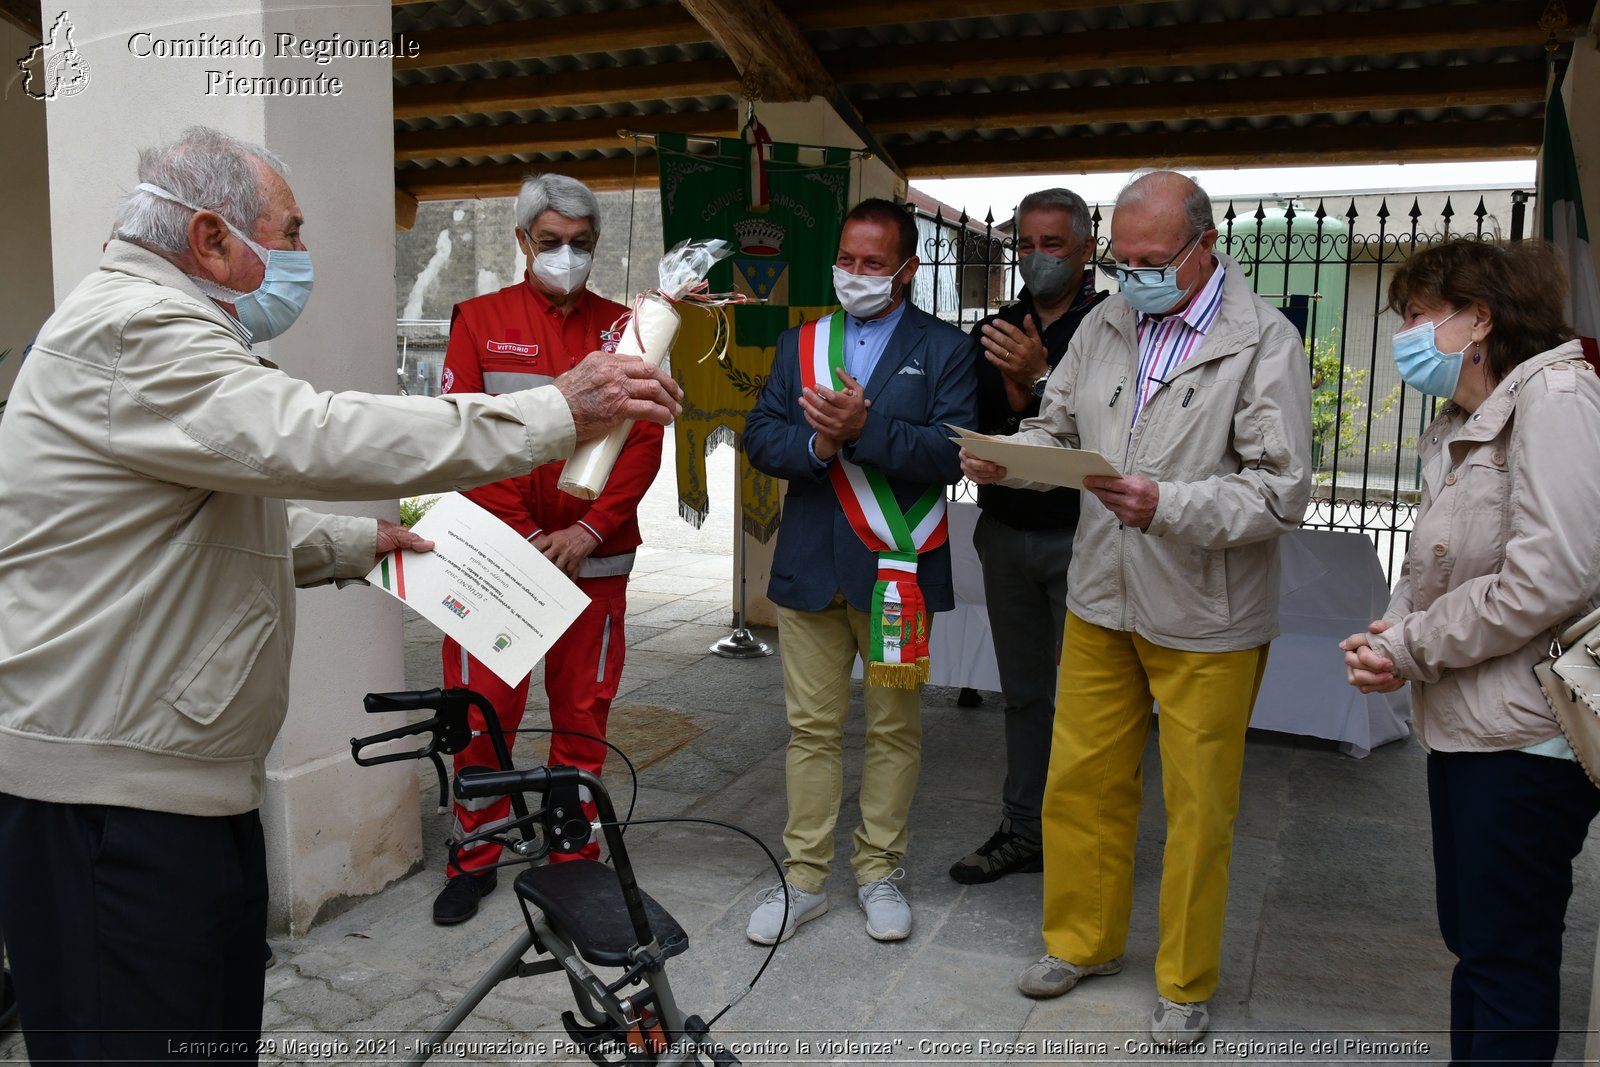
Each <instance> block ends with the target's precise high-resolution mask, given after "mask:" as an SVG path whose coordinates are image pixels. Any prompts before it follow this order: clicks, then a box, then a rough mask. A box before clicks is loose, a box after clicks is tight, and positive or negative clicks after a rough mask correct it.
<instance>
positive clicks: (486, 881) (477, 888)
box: [433, 871, 500, 926]
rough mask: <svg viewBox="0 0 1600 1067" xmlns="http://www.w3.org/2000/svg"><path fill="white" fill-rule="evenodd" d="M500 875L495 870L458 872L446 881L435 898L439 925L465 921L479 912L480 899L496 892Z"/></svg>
mask: <svg viewBox="0 0 1600 1067" xmlns="http://www.w3.org/2000/svg"><path fill="white" fill-rule="evenodd" d="M499 880H500V879H499V876H498V875H496V874H495V872H494V871H489V872H488V873H487V874H458V875H456V876H455V877H454V878H451V879H449V880H448V881H446V882H445V884H444V888H443V889H441V890H440V891H439V895H438V896H436V897H434V898H433V921H434V923H436V924H437V925H439V926H454V925H455V924H456V923H464V922H466V921H467V920H468V919H470V918H472V917H473V916H474V915H476V914H478V901H480V900H482V899H483V898H484V897H486V896H488V895H489V894H490V893H492V892H494V887H495V883H496V882H498V881H499Z"/></svg>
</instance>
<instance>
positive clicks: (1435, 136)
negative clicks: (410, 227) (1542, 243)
mask: <svg viewBox="0 0 1600 1067" xmlns="http://www.w3.org/2000/svg"><path fill="white" fill-rule="evenodd" d="M1543 134H1544V120H1543V119H1542V118H1525V119H1500V120H1495V121H1482V122H1468V121H1456V122H1433V123H1403V122H1392V123H1385V124H1382V125H1370V124H1369V125H1360V126H1346V127H1340V126H1328V125H1315V126H1303V127H1293V128H1270V129H1237V130H1205V131H1196V132H1184V133H1170V132H1160V133H1143V134H1120V135H1115V136H1101V137H1097V136H1081V137H1046V138H1037V139H1033V140H1019V139H1017V138H996V139H994V140H966V141H960V142H949V141H943V140H940V141H925V142H922V143H920V144H905V145H897V146H896V148H895V158H896V160H897V161H898V162H899V163H900V164H901V166H902V167H904V169H905V172H906V174H907V175H908V176H909V177H911V178H964V177H989V176H1004V175H1020V174H1076V173H1083V172H1088V171H1118V170H1133V169H1135V168H1138V167H1145V166H1158V165H1171V166H1179V167H1244V166H1253V165H1260V163H1261V162H1262V160H1263V159H1268V158H1270V159H1271V160H1272V161H1273V163H1274V164H1276V165H1281V166H1295V165H1314V164H1321V163H1417V162H1443V161H1466V160H1489V159H1515V158H1525V159H1531V158H1532V157H1533V156H1534V155H1535V154H1537V152H1538V150H1539V144H1540V142H1541V140H1542V138H1543ZM547 168H548V169H559V170H560V171H561V173H563V174H570V175H571V176H573V177H575V178H578V179H579V180H580V181H583V182H586V183H588V184H589V185H590V186H591V187H592V188H595V189H628V188H631V187H632V186H633V185H634V174H635V171H636V170H637V175H638V185H639V187H641V188H645V187H653V186H655V185H656V183H657V177H656V170H655V167H653V166H652V165H651V164H650V161H649V160H647V159H640V160H638V161H637V162H636V161H635V158H634V157H632V156H629V155H622V156H615V157H611V158H605V159H582V160H569V161H563V162H560V163H549V164H540V163H497V164H484V165H479V166H458V167H431V168H428V169H425V170H424V169H409V170H403V171H400V172H398V173H397V174H396V175H395V179H396V183H397V184H398V185H399V186H400V187H401V188H402V189H404V190H405V191H406V192H408V193H409V194H411V195H412V196H415V197H416V198H417V199H418V200H454V199H470V198H473V197H491V196H513V195H515V194H516V191H517V189H518V188H519V187H520V186H521V183H522V177H523V175H525V174H528V173H529V172H532V171H538V170H542V169H547Z"/></svg>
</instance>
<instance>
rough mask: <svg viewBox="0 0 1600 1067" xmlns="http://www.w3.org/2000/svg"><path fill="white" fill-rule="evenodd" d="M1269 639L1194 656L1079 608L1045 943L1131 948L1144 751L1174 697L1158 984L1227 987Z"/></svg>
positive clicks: (1184, 989) (1054, 779)
mask: <svg viewBox="0 0 1600 1067" xmlns="http://www.w3.org/2000/svg"><path fill="white" fill-rule="evenodd" d="M1267 648H1268V646H1267V645H1262V646H1261V647H1259V648H1252V649H1246V650H1244V651H1240V652H1184V651H1180V650H1178V649H1171V648H1162V647H1160V646H1159V645H1154V644H1151V643H1150V642H1149V641H1146V640H1145V639H1144V638H1142V637H1140V636H1139V635H1138V634H1134V633H1127V632H1123V631H1120V630H1108V629H1104V628H1102V627H1099V626H1095V625H1092V624H1090V623H1087V622H1084V621H1083V620H1082V619H1079V618H1077V617H1076V616H1074V615H1072V614H1071V613H1068V615H1067V624H1066V633H1065V636H1064V638H1063V640H1062V655H1061V681H1060V688H1059V692H1058V694H1057V698H1056V709H1057V710H1056V719H1055V731H1054V734H1053V735H1052V741H1051V748H1050V774H1049V778H1048V781H1047V783H1046V785H1045V794H1044V810H1043V822H1044V856H1045V864H1044V943H1045V949H1046V951H1048V952H1049V953H1050V954H1051V955H1053V956H1059V957H1060V958H1061V959H1064V960H1068V961H1070V962H1072V963H1079V964H1090V963H1104V962H1106V961H1107V960H1110V959H1114V958H1115V957H1117V956H1120V955H1122V953H1123V950H1124V949H1125V948H1126V947H1127V942H1128V918H1129V914H1130V912H1131V911H1132V910H1133V849H1134V840H1135V838H1136V836H1137V833H1138V826H1139V804H1140V801H1141V795H1142V791H1143V790H1142V782H1141V760H1142V757H1143V754H1144V747H1145V741H1146V740H1147V739H1148V738H1149V735H1150V726H1151V722H1152V719H1153V718H1154V715H1153V714H1152V702H1154V703H1159V704H1160V706H1161V725H1160V745H1161V781H1162V792H1163V794H1164V796H1165V799H1166V807H1167V845H1166V851H1165V852H1164V853H1163V854H1162V860H1161V913H1160V931H1161V933H1160V945H1159V947H1158V948H1157V951H1156V990H1157V991H1158V992H1159V993H1160V994H1161V995H1162V996H1164V997H1166V998H1167V999H1169V1000H1173V1001H1178V1002H1190V1001H1197V1000H1208V999H1210V997H1211V995H1212V993H1214V992H1215V991H1216V988H1217V977H1218V971H1219V968H1220V964H1221V959H1222V923H1223V915H1224V912H1225V911H1226V909H1227V904H1228V861H1229V859H1230V858H1231V856H1232V854H1233V821H1234V816H1235V815H1237V814H1238V811H1239V775H1240V772H1241V771H1242V770H1243V767H1244V737H1245V728H1246V727H1247V726H1248V725H1249V723H1250V712H1251V709H1252V708H1253V707H1254V706H1255V701H1256V693H1257V692H1258V691H1259V690H1260V688H1261V676H1262V675H1263V674H1264V673H1265V671H1266V667H1267Z"/></svg>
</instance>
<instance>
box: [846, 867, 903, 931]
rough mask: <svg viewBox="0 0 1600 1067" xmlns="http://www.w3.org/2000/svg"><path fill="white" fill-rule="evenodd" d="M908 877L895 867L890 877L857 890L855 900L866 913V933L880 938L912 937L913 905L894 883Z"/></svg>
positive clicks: (900, 868)
mask: <svg viewBox="0 0 1600 1067" xmlns="http://www.w3.org/2000/svg"><path fill="white" fill-rule="evenodd" d="M905 876H906V872H905V869H904V868H903V867H896V868H895V869H894V870H892V871H890V872H889V874H888V876H887V877H884V878H879V879H878V880H877V881H876V882H868V883H867V884H866V885H864V886H862V887H861V888H859V889H857V890H856V903H857V904H859V905H861V910H862V911H864V912H866V913H867V933H868V934H869V935H870V936H871V937H873V938H874V939H876V940H878V941H904V940H905V939H906V938H908V937H910V936H911V905H910V904H907V903H906V898H905V897H903V896H901V895H900V889H899V887H898V886H896V885H895V883H896V882H898V881H900V880H901V879H902V878H904V877H905Z"/></svg>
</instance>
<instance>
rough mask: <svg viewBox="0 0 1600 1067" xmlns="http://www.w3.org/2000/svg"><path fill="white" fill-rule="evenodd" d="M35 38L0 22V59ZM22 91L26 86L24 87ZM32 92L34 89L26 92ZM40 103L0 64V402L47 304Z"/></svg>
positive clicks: (46, 194)
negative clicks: (2, 239) (1, 252)
mask: <svg viewBox="0 0 1600 1067" xmlns="http://www.w3.org/2000/svg"><path fill="white" fill-rule="evenodd" d="M37 43H38V42H36V41H33V40H30V39H29V35H28V34H26V33H24V32H23V31H22V30H19V29H17V28H16V27H15V26H13V25H11V23H9V22H6V21H5V20H3V19H0V62H4V61H6V60H11V59H15V58H16V57H18V56H25V55H27V54H28V50H29V49H30V48H32V47H33V46H34V45H35V44H37ZM29 88H33V86H32V85H31V83H30V85H29ZM34 91H35V92H38V91H41V90H38V89H36V88H35V89H34ZM45 107H46V105H45V102H44V101H42V100H35V99H33V98H31V97H30V96H29V95H28V94H27V92H25V91H24V85H23V74H22V71H21V70H19V69H18V68H17V67H15V66H12V67H11V68H10V69H9V70H7V69H5V68H4V67H0V144H3V145H5V151H4V152H0V189H4V190H5V196H4V197H3V198H0V232H4V233H5V235H6V247H7V248H10V249H12V250H14V251H15V252H17V253H18V254H15V255H8V256H3V257H0V352H4V351H6V350H7V349H10V350H11V355H10V356H9V357H7V358H6V360H5V361H4V362H0V399H4V398H5V396H6V394H7V393H8V392H10V390H11V383H12V382H13V381H14V380H15V379H16V376H17V367H18V365H19V364H20V363H21V362H22V349H23V346H24V345H26V344H27V343H28V342H29V341H31V340H32V339H33V335H34V333H36V332H37V331H38V329H39V326H40V324H41V323H43V322H44V320H45V319H47V318H49V317H50V312H51V311H52V310H53V309H54V307H55V298H54V291H53V287H52V285H51V276H50V169H49V158H50V153H49V147H48V145H47V143H46V140H45Z"/></svg>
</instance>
